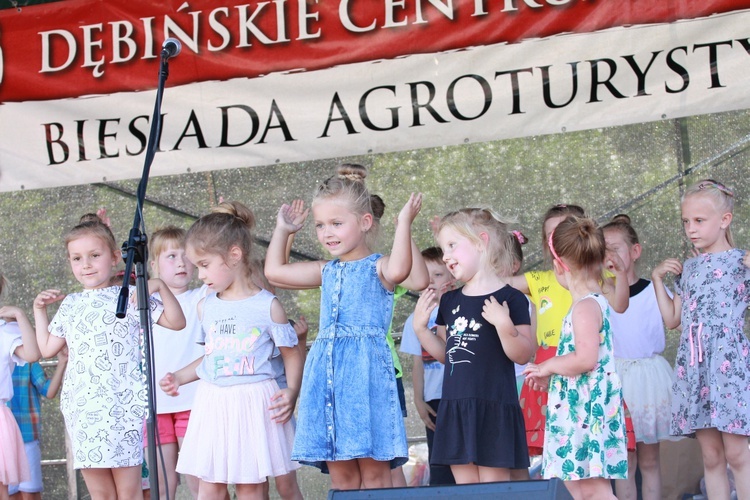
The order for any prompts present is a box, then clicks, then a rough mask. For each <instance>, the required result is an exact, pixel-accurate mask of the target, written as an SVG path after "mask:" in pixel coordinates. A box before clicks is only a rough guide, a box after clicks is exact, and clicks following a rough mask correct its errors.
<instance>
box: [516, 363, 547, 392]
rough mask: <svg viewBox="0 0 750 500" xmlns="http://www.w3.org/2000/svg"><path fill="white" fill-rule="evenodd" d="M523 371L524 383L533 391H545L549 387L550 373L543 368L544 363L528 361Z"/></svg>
mask: <svg viewBox="0 0 750 500" xmlns="http://www.w3.org/2000/svg"><path fill="white" fill-rule="evenodd" d="M523 373H524V375H526V383H527V384H529V386H530V387H531V388H532V389H534V390H535V391H546V390H547V389H548V388H549V377H550V373H548V372H547V370H545V368H544V363H542V364H540V365H537V364H534V363H529V364H528V365H526V368H524V370H523Z"/></svg>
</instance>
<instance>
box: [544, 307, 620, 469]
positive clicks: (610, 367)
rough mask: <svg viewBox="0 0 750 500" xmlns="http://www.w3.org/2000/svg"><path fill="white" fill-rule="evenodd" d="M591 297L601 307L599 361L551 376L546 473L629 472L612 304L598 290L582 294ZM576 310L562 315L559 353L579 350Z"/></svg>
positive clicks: (548, 402)
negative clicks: (582, 369)
mask: <svg viewBox="0 0 750 500" xmlns="http://www.w3.org/2000/svg"><path fill="white" fill-rule="evenodd" d="M587 298H593V299H594V300H596V302H597V303H598V304H599V307H600V308H601V310H602V329H601V331H600V332H599V353H598V362H597V364H596V366H595V367H594V369H593V370H592V371H590V372H586V373H582V374H580V375H576V376H573V377H565V376H562V375H553V376H552V377H551V378H550V384H549V393H548V394H549V395H548V399H547V423H546V426H545V434H544V452H543V475H544V478H545V479H549V478H553V477H558V478H560V479H562V480H563V481H575V480H579V479H587V478H594V477H604V478H609V479H625V478H626V477H627V471H628V458H627V447H626V446H627V445H626V436H625V417H624V412H623V406H622V388H621V385H620V379H619V377H618V376H617V373H616V371H615V362H614V356H613V349H612V332H611V330H610V323H609V304H608V303H607V301H606V299H605V298H604V297H602V296H601V295H598V294H589V295H587V296H586V297H584V298H583V299H581V300H585V299H587ZM573 307H575V304H574V306H573ZM572 311H573V308H571V310H570V312H568V315H567V316H566V317H565V320H564V321H563V327H562V332H561V334H560V343H559V344H558V347H557V355H558V356H561V355H563V354H568V353H571V352H574V351H575V334H574V332H573V323H572V319H571V317H572Z"/></svg>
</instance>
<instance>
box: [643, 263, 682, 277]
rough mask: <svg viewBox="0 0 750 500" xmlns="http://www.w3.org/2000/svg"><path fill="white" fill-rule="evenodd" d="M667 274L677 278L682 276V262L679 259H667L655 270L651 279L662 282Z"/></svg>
mask: <svg viewBox="0 0 750 500" xmlns="http://www.w3.org/2000/svg"><path fill="white" fill-rule="evenodd" d="M667 273H672V274H674V275H675V276H677V275H678V274H682V262H680V261H679V260H677V259H667V260H665V261H664V262H662V263H660V264H659V265H658V266H656V267H655V268H654V270H653V271H652V272H651V277H652V278H653V279H654V280H659V281H661V280H662V279H664V276H666V275H667Z"/></svg>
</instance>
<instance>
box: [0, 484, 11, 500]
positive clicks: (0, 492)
mask: <svg viewBox="0 0 750 500" xmlns="http://www.w3.org/2000/svg"><path fill="white" fill-rule="evenodd" d="M8 498H9V497H8V485H7V484H3V483H0V500H8Z"/></svg>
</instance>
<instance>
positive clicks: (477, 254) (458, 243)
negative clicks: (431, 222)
mask: <svg viewBox="0 0 750 500" xmlns="http://www.w3.org/2000/svg"><path fill="white" fill-rule="evenodd" d="M438 243H439V244H440V248H441V249H442V250H443V262H445V265H446V267H447V268H448V271H450V273H451V274H452V275H453V277H454V278H456V279H457V280H459V281H463V282H464V283H466V282H468V281H469V280H471V278H473V277H474V275H475V274H476V273H477V271H479V267H480V264H481V259H482V252H481V250H480V249H479V247H478V245H477V244H476V243H474V242H473V241H471V240H470V239H469V238H467V237H466V236H464V235H462V234H461V233H459V232H458V231H456V230H454V229H453V228H451V227H444V228H443V229H442V230H441V231H440V234H438Z"/></svg>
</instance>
